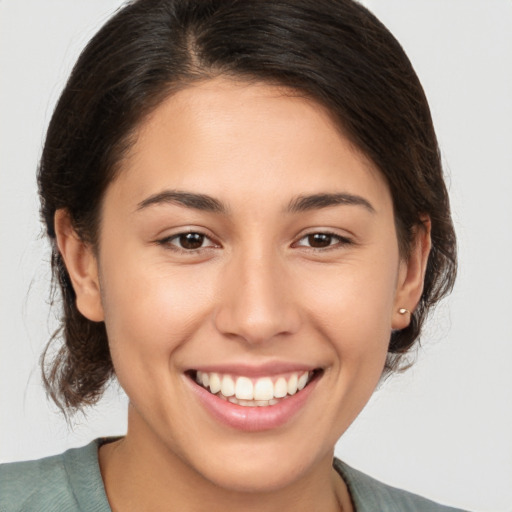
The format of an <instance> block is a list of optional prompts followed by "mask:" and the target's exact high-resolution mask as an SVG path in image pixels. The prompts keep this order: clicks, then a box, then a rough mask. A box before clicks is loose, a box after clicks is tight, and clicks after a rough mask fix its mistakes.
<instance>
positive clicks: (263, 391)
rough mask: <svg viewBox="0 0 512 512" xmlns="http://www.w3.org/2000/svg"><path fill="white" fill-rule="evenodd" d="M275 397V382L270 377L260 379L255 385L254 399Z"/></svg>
mask: <svg viewBox="0 0 512 512" xmlns="http://www.w3.org/2000/svg"><path fill="white" fill-rule="evenodd" d="M271 398H274V384H272V380H271V379H270V378H269V377H264V378H263V379H258V380H257V381H256V384H255V385H254V400H270V399H271Z"/></svg>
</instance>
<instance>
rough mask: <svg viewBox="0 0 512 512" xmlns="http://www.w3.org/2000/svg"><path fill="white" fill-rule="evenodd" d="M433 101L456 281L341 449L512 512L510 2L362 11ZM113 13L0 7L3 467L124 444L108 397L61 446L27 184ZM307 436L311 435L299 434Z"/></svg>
mask: <svg viewBox="0 0 512 512" xmlns="http://www.w3.org/2000/svg"><path fill="white" fill-rule="evenodd" d="M364 3H365V4H366V5H368V6H369V7H370V8H371V9H373V10H374V12H375V13H376V14H377V15H378V16H379V17H380V18H381V20H382V21H383V22H384V23H385V24H386V25H387V26H388V27H389V28H390V29H391V31H392V32H393V33H394V34H395V35H396V36H397V38H398V39H399V40H400V41H401V43H402V44H403V46H404V48H405V49H406V51H407V53H408V54H409V56H410V58H411V60H412V61H413V63H414V65H415V68H416V70H417V72H418V74H419V76H420V79H421V80H422V82H423V85H424V87H425V90H426V92H427V96H428V97H429V100H430V103H431V108H432V112H433V116H434V121H435V124H436V127H437V132H438V136H439V139H440V143H441V147H442V152H443V158H444V163H445V167H446V171H447V173H448V176H449V182H450V191H451V196H452V203H453V212H454V219H455V224H456V229H457V231H458V236H459V247H460V274H459V279H458V283H457V285H456V289H455V291H454V293H453V295H452V296H451V298H450V299H449V300H447V301H446V302H445V303H444V304H443V305H442V306H441V307H440V308H438V310H437V316H436V318H435V320H434V321H433V322H431V323H430V325H429V329H428V331H427V333H426V335H425V336H424V340H423V346H422V348H421V349H420V351H419V354H418V362H417V364H416V365H415V367H414V368H413V369H412V370H410V371H409V372H408V373H406V374H405V375H402V376H399V377H394V378H393V379H392V380H391V381H388V382H387V383H386V384H385V385H384V386H383V387H382V389H381V390H380V391H378V392H377V393H376V395H375V396H374V398H373V399H372V401H371V402H370V404H369V406H368V407H367V408H366V410H365V411H364V412H363V413H362V415H361V416H360V418H359V419H358V420H357V421H356V423H355V424H354V425H353V426H352V427H351V429H350V430H349V431H348V432H347V433H346V435H345V436H344V437H343V438H342V440H341V441H340V442H339V444H338V446H337V454H338V455H340V456H341V457H343V458H344V459H345V460H346V461H347V462H349V463H351V464H352V465H354V466H356V467H358V468H361V469H362V470H364V471H366V472H368V473H370V474H372V475H374V476H376V477H377V478H379V479H381V480H384V481H385V482H388V483H391V484H393V485H396V486H399V487H404V488H408V489H410V490H412V491H415V492H418V493H421V494H424V495H428V496H429V497H431V498H434V499H436V500H439V501H443V502H445V503H448V504H452V505H457V506H460V507H467V508H469V509H471V510H475V511H482V512H483V511H488V512H491V511H492V512H500V511H509V512H510V511H512V371H511V367H512V320H511V316H512V312H511V311H510V310H511V307H512V270H511V268H512V227H511V221H512V1H511V0H366V1H365V2H364ZM120 4H121V2H120V1H119V0H72V1H70V0H0V230H1V231H0V244H1V246H0V301H1V302H0V460H2V461H11V460H18V459H27V458H36V457H41V456H44V455H48V454H53V453H57V452H60V451H62V450H63V449H65V448H68V447H70V446H78V445H81V444H85V443H86V442H88V441H89V440H90V439H92V438H94V437H97V436H99V435H106V434H119V433H123V431H124V428H125V419H124V416H125V407H126V403H125V398H124V397H122V396H119V395H118V393H117V392H116V390H115V389H112V390H110V391H109V393H107V396H106V398H105V400H104V401H103V402H102V403H101V404H100V406H98V407H97V408H96V409H95V410H93V411H91V412H90V413H89V414H88V415H87V418H86V419H84V418H77V419H76V420H75V422H74V425H73V430H69V428H68V426H67V425H66V423H65V422H64V421H63V419H62V418H61V417H60V416H59V414H58V413H57V412H56V411H55V408H54V407H52V406H51V405H50V404H48V403H47V401H46V399H45V397H44V394H43V392H42V390H41V384H40V378H39V369H38V357H39V354H40V352H41V349H42V347H43V345H44V344H45V342H46V340H47V339H48V337H49V332H50V331H51V330H52V326H54V325H55V320H54V317H53V315H52V314H50V312H49V307H48V305H47V298H48V288H49V271H48V259H49V255H48V251H47V245H46V242H45V241H44V240H43V239H41V237H40V233H41V227H40V225H39V223H38V205H37V197H36V187H35V180H34V172H35V168H36V165H37V161H38V158H39V156H40V151H41V145H42V139H43V134H44V130H45V127H46V125H47V123H48V121H49V118H50V115H51V112H52V109H53V106H54V103H55V101H56V100H57V97H58V95H59V92H60V90H61V89H62V87H63V84H64V81H65V79H66V77H67V75H68V73H69V71H70V69H71V66H72V64H73V62H74V61H75V59H76V57H77V55H78V52H79V51H80V49H81V48H82V47H83V46H84V44H85V43H86V41H87V40H88V39H89V38H90V37H91V36H92V35H93V34H94V32H95V31H96V30H97V28H98V27H99V25H100V24H101V23H103V22H104V21H105V20H106V19H107V18H108V16H109V14H110V13H111V12H112V11H113V10H114V9H115V8H116V7H117V6H119V5H120ZM305 436H307V433H305Z"/></svg>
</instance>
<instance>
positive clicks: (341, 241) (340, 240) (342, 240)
mask: <svg viewBox="0 0 512 512" xmlns="http://www.w3.org/2000/svg"><path fill="white" fill-rule="evenodd" d="M187 235H194V236H196V238H197V237H201V246H200V247H197V248H185V247H180V246H179V245H178V244H176V243H173V242H174V241H178V242H179V241H180V239H181V238H182V237H186V236H187ZM318 236H319V237H328V239H329V242H332V241H333V240H335V241H336V243H329V244H328V245H326V246H324V247H314V246H311V245H304V244H301V243H300V242H301V241H303V240H308V239H309V240H308V241H309V244H311V242H312V240H311V238H312V237H318ZM182 241H183V240H182ZM205 241H209V242H210V243H209V245H206V246H203V245H202V244H203V243H204V242H205ZM156 243H157V244H158V245H161V246H164V247H166V248H169V249H171V250H173V251H177V252H181V253H184V254H197V253H199V252H202V251H204V250H209V249H212V248H218V247H220V245H219V244H217V243H215V242H214V241H213V240H212V239H211V238H210V237H209V236H208V235H206V234H205V233H202V232H200V231H185V232H182V233H177V234H175V235H172V236H168V237H165V238H162V239H161V240H157V241H156ZM350 244H353V241H352V240H351V239H349V238H347V237H344V236H341V235H338V234H336V233H331V232H329V231H314V232H312V233H307V234H306V235H304V236H302V237H301V238H299V239H298V240H297V242H294V243H293V244H292V247H304V248H306V249H308V250H312V251H323V252H325V251H329V250H333V249H338V248H340V247H343V246H346V245H350Z"/></svg>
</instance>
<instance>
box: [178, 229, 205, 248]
mask: <svg viewBox="0 0 512 512" xmlns="http://www.w3.org/2000/svg"><path fill="white" fill-rule="evenodd" d="M203 241H204V235H201V234H200V233H186V234H184V235H181V236H180V244H181V246H182V247H183V248H184V249H199V248H200V247H201V246H202V245H203Z"/></svg>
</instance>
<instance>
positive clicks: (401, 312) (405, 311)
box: [398, 308, 411, 315]
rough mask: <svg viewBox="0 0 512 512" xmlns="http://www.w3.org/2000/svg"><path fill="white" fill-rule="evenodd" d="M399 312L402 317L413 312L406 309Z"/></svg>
mask: <svg viewBox="0 0 512 512" xmlns="http://www.w3.org/2000/svg"><path fill="white" fill-rule="evenodd" d="M398 312H399V313H400V314H401V315H405V314H406V313H409V314H411V312H410V311H409V310H408V309H405V308H400V309H399V310H398Z"/></svg>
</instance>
